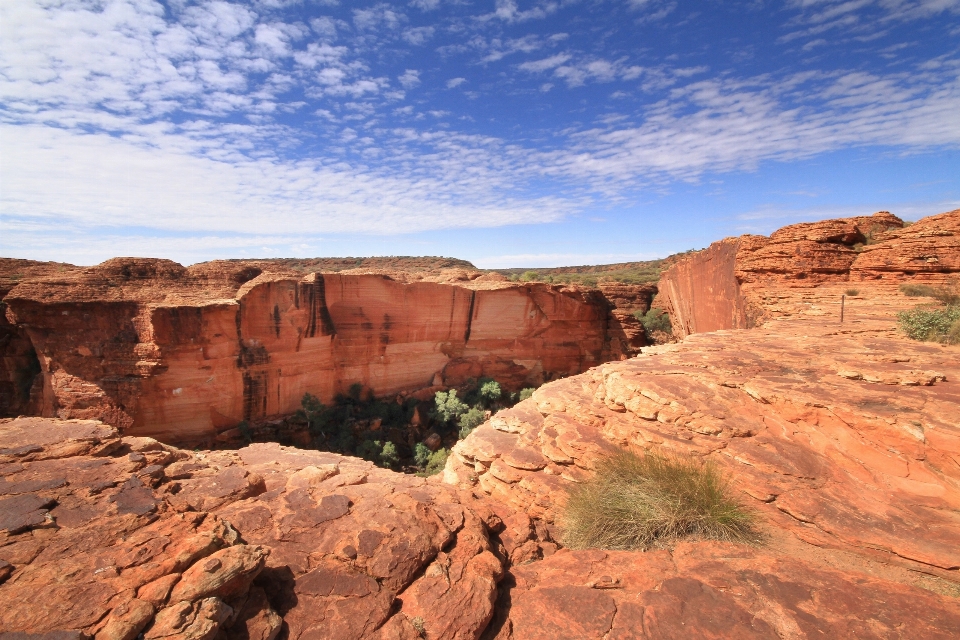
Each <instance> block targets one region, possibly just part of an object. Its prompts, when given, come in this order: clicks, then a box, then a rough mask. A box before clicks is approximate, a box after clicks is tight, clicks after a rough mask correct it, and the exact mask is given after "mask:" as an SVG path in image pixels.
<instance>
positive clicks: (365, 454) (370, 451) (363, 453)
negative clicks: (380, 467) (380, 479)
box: [357, 440, 383, 462]
mask: <svg viewBox="0 0 960 640" xmlns="http://www.w3.org/2000/svg"><path fill="white" fill-rule="evenodd" d="M382 452H383V443H382V442H380V441H379V440H364V441H363V442H361V443H360V446H358V447H357V455H358V456H360V457H361V458H363V459H364V460H368V461H370V462H376V461H377V460H379V459H380V454H381V453H382Z"/></svg>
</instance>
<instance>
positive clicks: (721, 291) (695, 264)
mask: <svg viewBox="0 0 960 640" xmlns="http://www.w3.org/2000/svg"><path fill="white" fill-rule="evenodd" d="M756 238H757V236H751V237H747V238H727V239H726V240H721V241H720V242H714V243H713V244H712V245H710V247H709V248H707V249H704V250H703V251H698V252H697V253H695V254H693V255H691V256H690V257H688V258H686V259H682V260H680V261H678V262H677V263H676V264H674V265H673V266H672V267H670V268H669V269H668V270H667V271H665V272H663V273H662V274H661V276H660V284H659V292H658V294H657V298H656V300H655V301H654V306H656V307H659V308H661V309H663V310H664V311H666V312H668V313H669V314H670V322H671V324H672V325H673V332H674V334H675V335H677V336H686V335H690V334H691V333H701V332H704V331H716V330H717V329H731V328H745V327H747V326H750V322H749V317H748V314H747V310H746V303H745V302H744V300H743V297H742V295H741V293H740V282H739V281H738V280H737V277H736V266H737V255H738V253H739V248H740V245H741V243H749V242H750V241H752V240H754V241H755V239H756Z"/></svg>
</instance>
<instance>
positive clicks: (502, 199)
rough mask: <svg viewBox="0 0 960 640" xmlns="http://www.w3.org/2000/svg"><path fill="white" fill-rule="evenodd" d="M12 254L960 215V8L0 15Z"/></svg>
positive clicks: (616, 249) (280, 246) (328, 4)
mask: <svg viewBox="0 0 960 640" xmlns="http://www.w3.org/2000/svg"><path fill="white" fill-rule="evenodd" d="M0 31H2V32H0V236H2V237H0V255H4V256H8V257H25V258H33V259H44V260H62V261H68V262H74V263H77V264H94V263H97V262H99V261H101V260H104V259H106V258H109V257H112V256H117V255H140V256H157V257H167V258H172V259H174V260H178V261H180V262H183V263H185V264H189V263H193V262H197V261H201V260H209V259H214V258H227V257H236V258H240V257H312V256H342V255H448V256H456V257H460V258H465V259H468V260H471V261H473V262H474V263H475V264H477V265H478V266H481V267H506V266H558V265H567V264H595V263H606V262H620V261H626V260H638V259H649V258H654V257H662V256H665V255H668V254H670V253H673V252H676V251H683V250H686V249H690V248H700V247H703V246H706V245H707V244H709V243H710V242H711V241H713V240H716V239H719V238H721V237H724V236H728V235H736V234H740V233H748V232H752V233H769V232H770V231H772V230H774V229H776V228H778V227H780V226H783V225H785V224H789V223H792V222H798V221H802V220H814V219H820V218H826V217H836V216H845V215H863V214H869V213H872V212H874V211H877V210H881V209H886V210H890V211H892V212H893V213H896V214H898V215H900V216H902V217H904V218H907V219H916V218H919V217H921V216H924V215H929V214H933V213H939V212H941V211H946V210H950V209H954V208H958V207H960V0H841V1H834V0H786V1H785V2H767V1H762V0H758V1H753V2H714V1H709V0H701V1H700V2H684V1H682V0H579V1H576V0H559V1H557V0H477V1H469V0H408V1H405V2H393V3H385V2H346V1H340V2H338V1H336V0H313V1H311V0H302V1H299V2H296V1H294V2H287V1H283V0H268V1H263V2H253V3H242V4H241V3H228V2H219V1H217V2H185V1H179V0H177V1H173V2H167V3H160V2H154V1H152V0H127V1H109V0H107V1H100V2H85V1H76V0H63V1H56V2H55V1H50V0H45V1H40V2H33V1H30V0H15V1H12V2H3V3H0Z"/></svg>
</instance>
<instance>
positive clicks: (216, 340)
mask: <svg viewBox="0 0 960 640" xmlns="http://www.w3.org/2000/svg"><path fill="white" fill-rule="evenodd" d="M262 266H269V265H262ZM262 266H256V265H252V264H246V263H225V262H219V263H207V264H201V265H195V266H193V267H190V268H184V267H182V266H181V265H179V264H176V263H173V262H170V261H165V260H137V259H115V260H110V261H108V262H105V263H103V264H102V265H100V266H98V267H94V268H90V269H84V270H79V271H76V272H71V273H67V274H64V275H63V276H49V277H45V278H38V279H34V280H31V281H29V282H23V283H21V284H19V285H17V286H16V287H14V288H13V289H12V290H11V291H10V292H9V293H8V294H7V296H6V297H5V303H6V305H7V307H8V310H7V317H8V319H9V320H10V321H11V322H12V323H13V324H15V325H16V326H17V328H18V331H22V332H23V333H24V334H25V335H26V336H27V337H29V340H30V342H31V343H32V345H33V347H34V348H35V349H36V353H37V355H38V357H39V364H40V369H41V373H42V376H41V382H40V383H38V385H39V387H38V389H39V392H38V393H36V394H35V395H37V396H38V402H39V413H41V414H42V415H44V416H58V417H61V418H97V419H103V420H105V421H106V422H108V423H110V424H112V425H115V426H118V427H120V428H122V429H124V431H125V432H126V433H132V434H141V435H151V436H156V437H159V438H161V439H164V440H167V441H178V442H179V441H196V440H201V439H204V438H209V437H212V436H214V435H216V433H217V432H218V431H222V430H224V429H228V428H230V427H233V426H235V425H236V424H237V423H238V422H239V421H241V420H250V419H257V418H262V417H264V416H269V415H276V414H283V413H290V412H293V411H295V410H296V409H297V408H298V407H299V404H300V399H301V398H302V397H303V394H304V393H312V394H315V395H317V396H318V397H320V398H321V399H322V400H324V401H328V400H330V399H331V398H332V397H333V396H334V395H335V394H337V393H342V392H345V391H346V389H347V388H348V387H349V386H350V385H351V384H354V383H361V384H363V385H364V386H365V387H367V388H369V389H370V390H371V391H372V392H373V393H374V394H376V395H378V396H392V395H395V394H397V393H401V392H409V391H412V390H416V389H423V388H430V387H440V386H445V387H446V386H455V385H459V384H462V383H463V382H465V381H466V380H467V379H468V378H478V377H480V376H489V377H493V378H496V379H497V380H499V381H501V382H502V383H503V384H505V386H506V387H507V388H519V387H522V386H531V385H537V384H540V383H542V382H543V381H544V380H550V379H553V378H557V377H562V376H568V375H572V374H575V373H579V372H581V371H584V370H585V369H587V368H589V367H591V366H594V365H596V364H599V363H600V362H602V361H603V360H605V359H609V358H610V357H611V356H610V355H608V353H609V352H610V349H611V346H610V343H611V340H608V335H607V334H608V331H609V327H608V325H609V324H611V321H610V319H609V318H608V306H609V304H608V303H607V301H606V300H605V299H604V298H603V296H602V295H601V294H600V293H599V292H598V291H595V290H594V291H591V290H582V289H578V288H567V287H561V286H557V285H547V284H513V283H505V282H498V281H496V280H493V281H491V279H485V278H474V279H473V280H469V279H468V278H466V277H464V278H462V280H461V279H460V278H459V277H453V278H452V279H453V280H454V282H455V284H441V283H436V282H426V281H414V282H407V283H405V282H398V281H395V280H393V279H391V278H389V277H386V276H383V275H344V274H310V275H307V276H302V275H299V274H295V273H262ZM477 275H478V274H477ZM628 341H629V340H628ZM614 347H615V348H616V349H619V351H617V352H616V353H617V354H619V353H623V352H624V351H625V350H626V351H627V355H629V345H628V346H627V347H626V348H623V346H622V345H619V344H618V345H614ZM613 357H616V356H613Z"/></svg>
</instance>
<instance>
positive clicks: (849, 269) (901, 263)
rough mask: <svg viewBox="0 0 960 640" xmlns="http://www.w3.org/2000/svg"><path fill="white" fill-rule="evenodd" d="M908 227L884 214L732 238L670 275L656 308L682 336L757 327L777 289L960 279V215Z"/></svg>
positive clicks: (942, 216) (689, 259)
mask: <svg viewBox="0 0 960 640" xmlns="http://www.w3.org/2000/svg"><path fill="white" fill-rule="evenodd" d="M903 225H904V223H903V221H901V220H900V219H899V218H897V217H896V216H893V215H891V214H889V213H887V212H880V213H877V214H874V215H872V216H860V217H855V218H843V219H838V220H824V221H821V222H812V223H802V224H795V225H790V226H788V227H784V228H782V229H779V230H777V231H776V232H774V233H773V234H771V235H770V237H765V236H755V235H745V236H740V237H737V238H726V239H724V240H721V241H719V242H715V243H713V244H712V245H710V247H708V248H707V249H704V250H703V251H699V252H696V253H694V254H692V255H690V256H688V257H686V258H681V259H679V260H678V261H677V262H676V263H675V264H674V265H672V266H671V267H670V268H669V269H668V270H666V271H665V272H663V274H662V275H661V279H660V283H659V293H658V297H657V300H656V301H655V306H658V307H660V308H662V309H665V310H666V311H668V312H669V313H670V315H671V321H672V323H673V330H674V334H675V335H677V336H680V337H682V336H686V335H690V334H692V333H702V332H705V331H715V330H717V329H745V328H749V327H752V326H755V325H757V324H758V323H759V322H761V321H762V320H763V319H765V318H767V317H769V316H770V314H771V313H772V312H771V310H770V309H769V308H768V307H767V306H766V305H765V304H764V300H763V294H764V292H765V291H766V290H767V289H768V288H769V287H770V286H771V285H778V286H789V287H801V288H809V287H814V286H818V285H819V284H821V283H838V282H854V283H855V282H861V281H870V280H882V281H887V282H904V281H919V282H925V283H932V284H942V283H943V282H944V281H945V280H946V279H948V278H950V277H951V276H956V275H957V274H960V210H957V211H951V212H947V213H943V214H940V215H937V216H930V217H927V218H923V219H922V220H920V221H918V222H916V223H915V224H911V225H909V226H906V227H904V226H903Z"/></svg>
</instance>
